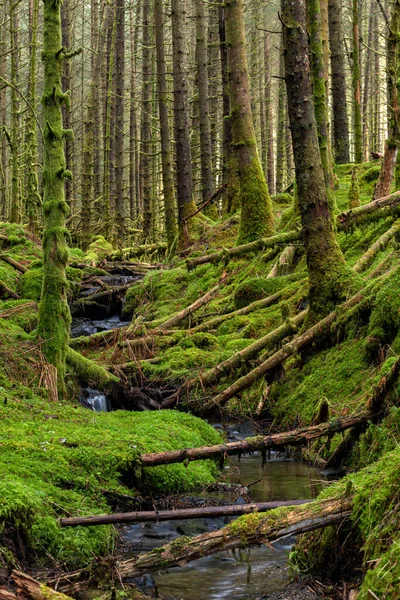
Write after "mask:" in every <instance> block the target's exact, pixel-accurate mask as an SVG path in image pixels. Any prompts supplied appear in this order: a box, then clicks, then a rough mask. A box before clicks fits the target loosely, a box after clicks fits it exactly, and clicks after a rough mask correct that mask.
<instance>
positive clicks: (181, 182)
mask: <svg viewBox="0 0 400 600" xmlns="http://www.w3.org/2000/svg"><path fill="white" fill-rule="evenodd" d="M171 16H172V63H173V82H174V126H175V152H176V183H177V186H176V188H177V189H176V192H177V201H178V228H179V241H178V247H179V248H180V249H182V248H185V247H186V246H187V245H188V243H189V241H190V229H191V222H190V221H189V222H188V223H189V226H188V225H187V217H188V216H189V215H190V214H192V212H194V210H195V205H194V202H193V197H192V194H193V189H192V187H193V182H192V158H191V152H190V131H189V98H188V73H187V50H186V39H185V29H186V10H185V5H184V1H183V0H171Z"/></svg>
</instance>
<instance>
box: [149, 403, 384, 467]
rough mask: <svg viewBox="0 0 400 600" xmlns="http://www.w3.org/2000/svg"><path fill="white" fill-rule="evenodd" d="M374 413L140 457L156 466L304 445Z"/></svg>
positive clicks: (365, 411) (363, 419)
mask: <svg viewBox="0 0 400 600" xmlns="http://www.w3.org/2000/svg"><path fill="white" fill-rule="evenodd" d="M374 414H375V413H374V412H373V411H371V410H367V409H365V410H363V411H362V412H360V413H359V414H358V415H352V416H351V417H344V418H342V419H336V420H335V421H331V422H329V423H320V424H319V425H312V426H311V427H303V428H300V429H294V430H292V431H284V432H282V433H273V434H271V435H258V436H256V437H250V438H247V439H245V440H242V441H238V442H229V443H225V444H217V445H215V446H203V447H201V448H185V449H183V450H170V451H167V452H155V453H153V454H142V455H141V457H140V460H141V465H142V467H156V466H158V465H170V464H174V463H182V462H190V461H193V460H208V459H210V458H220V457H221V456H224V455H227V456H232V455H235V454H245V453H247V452H255V451H256V450H261V451H265V450H268V449H273V448H284V447H285V446H298V445H304V444H307V443H308V442H312V441H314V440H316V439H318V438H320V437H323V436H332V435H334V434H335V433H338V432H340V431H345V430H346V429H349V428H350V427H354V426H355V425H358V424H360V423H367V421H369V420H370V419H371V418H373V417H374Z"/></svg>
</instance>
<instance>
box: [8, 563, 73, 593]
mask: <svg viewBox="0 0 400 600" xmlns="http://www.w3.org/2000/svg"><path fill="white" fill-rule="evenodd" d="M11 578H12V579H13V581H14V583H15V585H16V587H17V589H16V593H15V594H13V593H12V592H9V591H8V590H5V589H4V588H0V600H72V599H71V598H70V597H69V596H66V595H65V594H62V593H61V592H56V591H55V590H53V589H52V588H50V587H48V586H47V585H43V584H42V583H39V581H36V580H35V579H33V578H32V577H30V575H26V574H25V573H21V571H16V570H14V571H13V572H12V573H11Z"/></svg>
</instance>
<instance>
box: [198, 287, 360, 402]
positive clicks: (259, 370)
mask: <svg viewBox="0 0 400 600" xmlns="http://www.w3.org/2000/svg"><path fill="white" fill-rule="evenodd" d="M363 299H364V295H363V293H362V292H358V293H357V294H355V295H354V296H352V297H351V298H350V299H349V300H347V301H346V302H344V303H343V304H340V305H339V306H338V307H337V309H336V310H334V311H332V312H331V313H329V315H327V316H326V317H325V318H324V319H322V320H321V321H318V323H316V324H315V325H313V326H312V327H311V328H310V329H307V331H305V332H304V333H302V334H301V335H299V336H297V337H296V338H294V339H293V340H291V341H290V342H289V343H288V344H285V345H284V346H283V347H282V348H281V349H280V350H278V352H275V354H273V355H272V356H270V357H269V358H267V359H266V360H265V361H264V362H262V363H261V364H260V365H258V366H257V367H256V368H254V369H252V370H251V371H250V372H249V373H247V375H244V376H243V377H240V378H239V379H237V380H236V381H235V382H234V383H233V384H232V385H230V386H229V387H228V388H227V389H226V390H224V391H223V392H221V393H220V394H218V395H217V396H215V397H214V398H212V399H211V400H209V401H208V402H206V403H205V404H204V405H203V406H202V407H201V410H202V411H206V410H209V409H211V408H213V407H214V406H221V405H222V404H224V403H226V402H227V401H228V400H229V399H230V398H233V396H236V395H237V394H238V393H240V392H241V391H242V390H244V389H246V388H248V387H250V386H251V385H252V384H253V383H254V382H255V381H257V380H258V379H260V378H261V377H263V376H264V375H266V374H267V373H268V372H270V371H271V370H272V369H275V368H276V367H277V366H279V365H280V364H282V363H283V362H284V361H285V360H286V359H287V358H289V357H290V356H292V355H293V354H294V353H295V352H297V351H298V350H300V349H301V348H304V347H305V346H307V345H308V344H310V343H311V342H312V341H314V340H315V339H316V338H317V337H318V336H320V335H321V334H324V333H325V332H327V331H328V330H329V328H330V327H331V325H333V323H334V322H335V320H336V318H337V315H338V314H341V313H342V311H343V310H347V309H349V308H352V307H354V306H356V305H357V304H359V303H360V302H361V301H362V300H363Z"/></svg>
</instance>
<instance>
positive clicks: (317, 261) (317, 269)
mask: <svg viewBox="0 0 400 600" xmlns="http://www.w3.org/2000/svg"><path fill="white" fill-rule="evenodd" d="M282 21H283V25H284V27H283V40H284V55H285V71H286V88H287V95H288V103H289V118H290V124H291V130H292V139H293V151H294V160H295V165H296V182H297V192H298V204H299V209H300V214H301V221H302V230H303V237H304V245H305V250H306V258H307V268H308V276H309V290H310V310H309V317H308V319H309V321H311V322H315V321H317V320H319V319H320V318H321V317H323V316H324V315H326V314H327V313H328V312H330V311H331V310H332V309H333V308H334V306H335V305H336V304H337V303H338V302H339V301H340V300H342V299H343V298H344V297H345V294H346V291H347V286H348V282H349V276H350V275H349V270H348V269H347V266H346V263H345V260H344V258H343V256H342V253H341V251H340V249H339V246H338V244H337V241H336V237H335V233H334V230H333V225H332V220H331V216H330V212H329V205H328V197H327V191H326V186H325V181H324V173H323V168H322V163H321V156H320V152H319V145H318V135H317V125H316V121H315V115H314V107H313V104H312V102H310V101H309V99H310V98H312V89H311V80H310V64H309V55H308V40H307V33H306V32H307V29H306V8H305V0H299V1H298V2H296V3H295V4H294V3H293V4H292V2H291V0H282Z"/></svg>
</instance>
